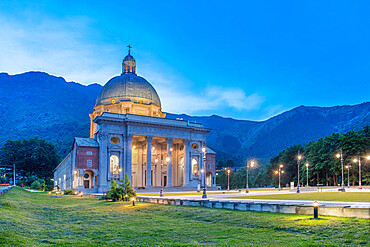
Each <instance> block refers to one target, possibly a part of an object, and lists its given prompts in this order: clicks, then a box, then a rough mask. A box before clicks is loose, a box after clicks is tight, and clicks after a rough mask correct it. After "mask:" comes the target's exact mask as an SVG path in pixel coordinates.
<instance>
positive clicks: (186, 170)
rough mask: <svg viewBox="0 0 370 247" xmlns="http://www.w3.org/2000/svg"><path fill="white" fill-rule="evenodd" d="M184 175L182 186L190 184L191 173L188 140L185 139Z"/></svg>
mask: <svg viewBox="0 0 370 247" xmlns="http://www.w3.org/2000/svg"><path fill="white" fill-rule="evenodd" d="M184 173H185V174H184V176H185V183H184V186H189V185H190V175H191V160H190V140H188V139H186V140H185V163H184Z"/></svg>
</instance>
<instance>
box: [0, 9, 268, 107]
mask: <svg viewBox="0 0 370 247" xmlns="http://www.w3.org/2000/svg"><path fill="white" fill-rule="evenodd" d="M91 22H93V21H92V20H90V19H89V18H86V17H78V16H77V17H68V18H64V19H60V20H54V19H51V18H48V17H43V18H37V21H35V22H32V20H27V21H21V20H20V19H15V18H12V17H4V16H2V17H1V16H0V33H2V34H3V35H2V39H0V54H2V55H1V56H0V68H1V70H3V71H6V72H8V73H9V74H18V73H21V72H26V71H30V70H36V71H44V72H47V73H50V74H52V75H57V76H62V77H64V78H65V79H66V80H67V81H77V82H80V83H82V84H91V83H95V82H98V83H100V84H104V83H105V82H106V81H107V80H108V79H110V78H111V77H113V76H114V75H117V74H118V73H119V72H120V60H121V59H122V57H121V56H120V55H119V54H117V48H116V47H115V46H114V45H111V44H109V43H100V42H97V41H94V38H93V34H92V33H93V32H91V27H90V23H91ZM116 46H118V45H117V44H116ZM145 53H146V51H142V52H141V55H142V54H145ZM146 55H148V56H146ZM146 55H145V59H142V60H144V61H142V62H140V63H139V68H138V71H139V73H140V74H141V75H143V76H144V77H145V78H146V79H148V81H149V82H151V83H152V84H153V86H154V87H155V88H156V90H157V92H158V93H159V96H160V98H161V101H162V106H163V110H164V111H167V112H174V113H187V114H203V113H202V112H204V111H208V112H212V113H215V114H220V112H221V110H222V111H224V110H225V109H231V111H237V112H241V111H253V110H258V109H260V107H261V104H262V103H263V102H264V101H265V98H264V97H263V96H261V95H259V94H257V93H253V94H251V95H247V94H246V93H245V92H244V91H243V90H242V89H240V88H231V87H222V86H204V87H200V86H198V85H196V84H195V82H193V81H191V80H188V79H187V78H186V77H182V76H181V75H179V74H178V73H177V71H175V70H174V69H173V68H172V67H171V66H167V65H166V64H162V63H161V62H160V61H155V60H151V57H152V56H150V54H146ZM147 57H149V59H147ZM118 59H119V60H118ZM118 61H119V62H118Z"/></svg>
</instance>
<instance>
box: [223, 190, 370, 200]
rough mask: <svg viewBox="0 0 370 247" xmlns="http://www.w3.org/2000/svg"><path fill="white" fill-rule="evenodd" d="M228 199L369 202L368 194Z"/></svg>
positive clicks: (316, 194) (282, 195)
mask: <svg viewBox="0 0 370 247" xmlns="http://www.w3.org/2000/svg"><path fill="white" fill-rule="evenodd" d="M229 198H230V199H231V198H233V199H236V198H237V199H277V200H312V201H345V202H370V192H313V193H299V194H298V193H292V194H280V195H261V196H241V197H229Z"/></svg>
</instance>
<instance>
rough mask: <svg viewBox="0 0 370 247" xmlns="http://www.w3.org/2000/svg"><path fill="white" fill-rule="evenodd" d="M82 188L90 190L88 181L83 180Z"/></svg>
mask: <svg viewBox="0 0 370 247" xmlns="http://www.w3.org/2000/svg"><path fill="white" fill-rule="evenodd" d="M84 187H85V189H89V188H90V180H84Z"/></svg>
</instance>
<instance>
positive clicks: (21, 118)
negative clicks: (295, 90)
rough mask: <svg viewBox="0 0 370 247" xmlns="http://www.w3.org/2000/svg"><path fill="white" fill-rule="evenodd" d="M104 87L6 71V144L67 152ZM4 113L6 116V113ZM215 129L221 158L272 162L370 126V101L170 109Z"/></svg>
mask: <svg viewBox="0 0 370 247" xmlns="http://www.w3.org/2000/svg"><path fill="white" fill-rule="evenodd" d="M101 88H102V86H101V85H99V84H97V83H95V84H90V85H82V84H80V83H77V82H67V81H66V80H65V79H64V78H63V77H58V76H53V75H49V74H48V73H45V72H38V71H32V72H25V73H22V74H17V75H9V74H7V73H0V98H1V99H2V101H1V102H0V121H1V123H2V125H3V128H2V130H1V132H0V146H2V145H3V144H4V143H5V141H6V140H7V139H20V138H26V139H27V138H31V137H34V136H39V137H40V138H44V139H46V140H48V141H51V142H53V143H55V144H56V145H57V148H58V150H59V153H60V154H61V155H62V156H63V155H65V154H66V153H67V152H68V151H69V150H70V148H71V144H72V141H73V138H74V137H75V136H81V137H88V136H89V122H90V119H89V113H91V112H92V110H93V106H94V104H95V100H96V97H97V95H98V93H99V91H100V90H101ZM1 113H2V114H1ZM166 117H167V118H173V119H176V118H183V119H184V120H188V121H196V122H198V123H202V124H203V125H204V127H206V128H211V129H212V131H211V132H210V133H209V134H208V135H207V142H208V145H209V146H210V147H211V148H212V149H213V150H215V151H216V152H217V153H218V159H219V160H226V159H228V158H233V159H235V160H236V161H237V162H239V163H242V162H243V160H245V159H246V158H247V157H256V158H261V159H265V160H267V159H268V158H271V157H273V156H275V155H277V154H278V153H279V152H280V151H282V150H283V149H285V148H286V147H287V146H289V145H292V144H306V143H308V142H309V141H311V140H316V139H318V138H320V137H324V136H327V135H331V134H332V133H333V132H340V133H343V132H346V131H348V130H350V129H354V130H359V129H361V128H362V127H363V126H365V125H370V102H364V103H361V104H357V105H342V106H330V107H318V106H298V107H296V108H293V109H291V110H288V111H286V112H283V113H281V114H279V115H276V116H273V117H271V118H269V119H267V120H262V121H253V120H240V119H234V118H230V117H222V116H218V115H215V114H213V115H211V116H189V115H186V114H174V113H167V116H166Z"/></svg>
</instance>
